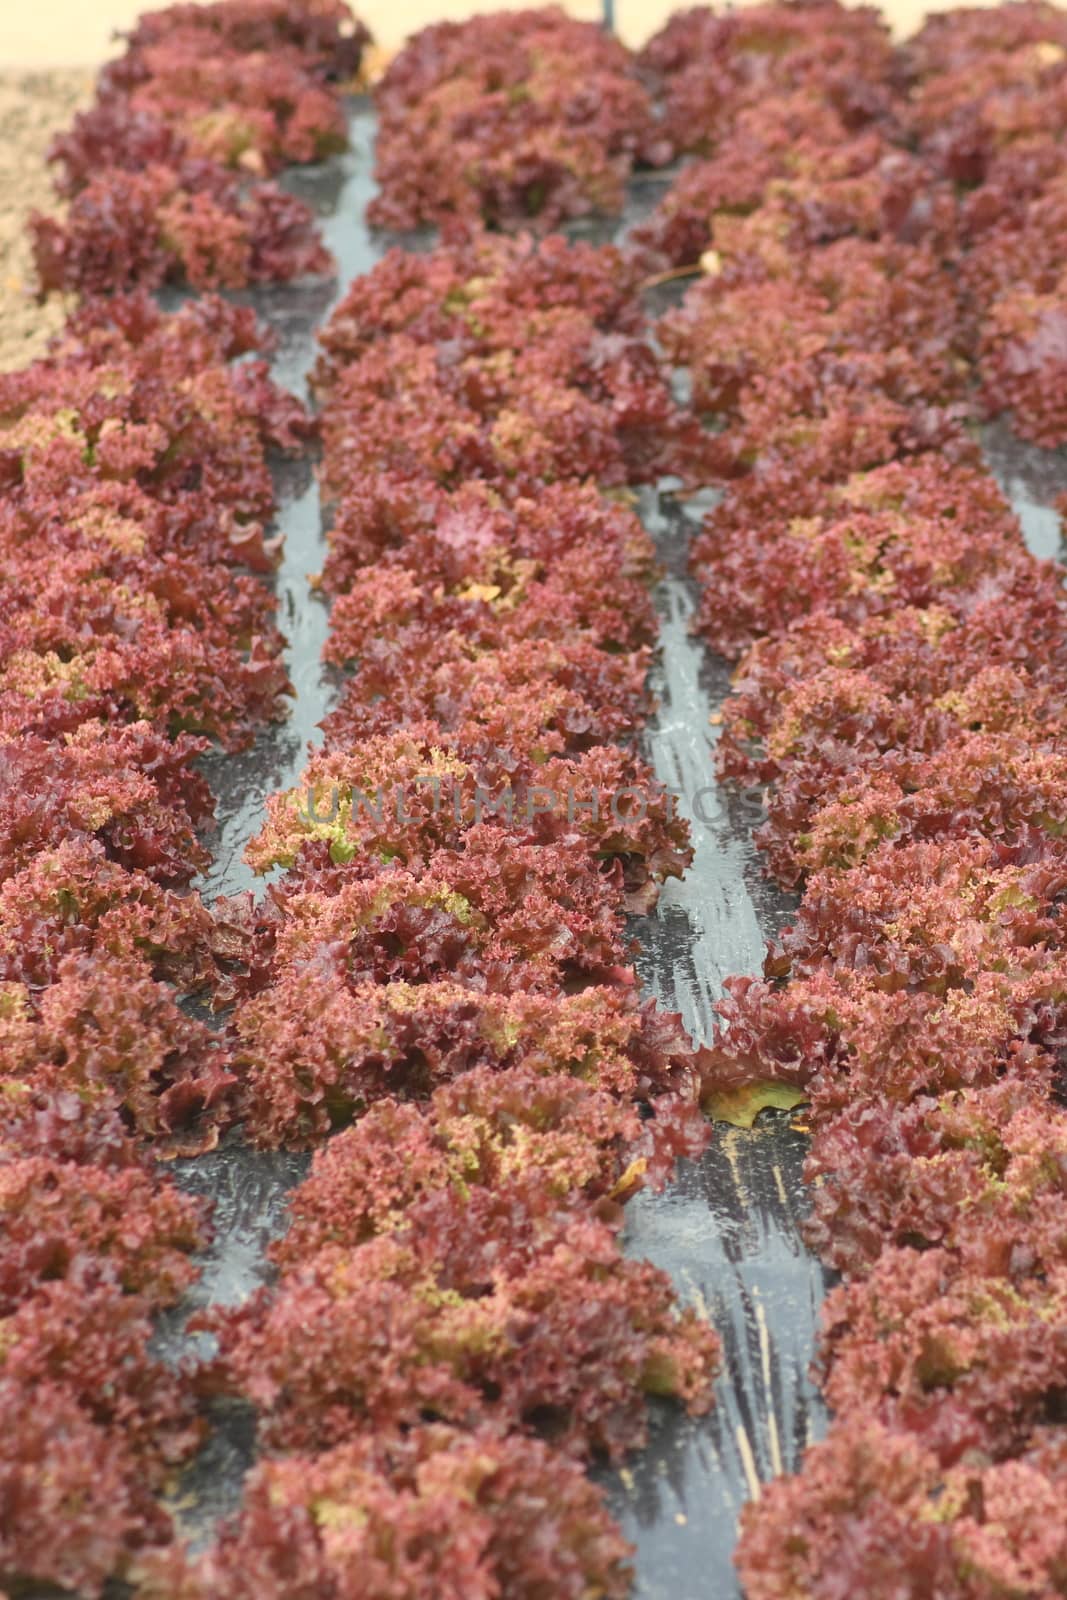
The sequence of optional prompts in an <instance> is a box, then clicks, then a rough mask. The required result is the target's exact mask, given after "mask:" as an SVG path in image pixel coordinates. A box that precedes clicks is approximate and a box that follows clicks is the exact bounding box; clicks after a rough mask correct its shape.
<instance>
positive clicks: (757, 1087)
mask: <svg viewBox="0 0 1067 1600" xmlns="http://www.w3.org/2000/svg"><path fill="white" fill-rule="evenodd" d="M806 1099H807V1096H806V1095H805V1093H804V1091H803V1090H802V1089H796V1088H794V1087H793V1085H792V1084H791V1083H771V1082H759V1083H745V1084H742V1085H741V1086H740V1087H739V1088H737V1089H717V1090H715V1091H713V1092H712V1094H710V1095H709V1096H707V1098H706V1099H705V1101H704V1110H705V1111H706V1112H707V1114H708V1116H709V1117H710V1118H711V1119H712V1121H713V1122H729V1123H731V1124H732V1125H733V1126H734V1127H735V1128H751V1126H752V1124H753V1123H754V1122H755V1120H756V1118H757V1117H758V1116H759V1114H760V1112H761V1111H792V1110H794V1109H795V1107H796V1106H799V1105H803V1104H804V1101H805V1100H806Z"/></svg>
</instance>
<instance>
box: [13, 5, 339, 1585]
mask: <svg viewBox="0 0 1067 1600" xmlns="http://www.w3.org/2000/svg"><path fill="white" fill-rule="evenodd" d="M361 40H362V34H361V32H360V30H359V29H358V28H357V27H356V26H355V25H354V24H353V23H352V20H351V18H350V16H349V14H348V12H347V10H346V9H345V8H344V7H343V6H340V5H331V4H329V3H323V0H292V3H288V0H224V3H222V4H220V5H217V6H214V7H212V8H210V9H207V10H205V9H202V8H200V7H198V6H179V7H176V8H172V9H171V10H170V11H167V12H160V13H156V14H154V15H151V16H146V17H145V18H143V19H142V21H141V23H140V25H139V26H138V28H137V30H136V32H135V33H134V35H133V37H132V38H131V40H130V42H129V44H128V47H127V50H126V53H125V54H124V55H123V56H122V57H120V58H119V59H118V60H117V61H116V62H115V63H114V64H113V65H111V66H109V67H108V68H107V69H106V70H105V72H104V73H102V75H101V78H100V83H99V92H98V96H97V100H96V103H95V105H94V106H93V107H92V108H91V109H90V110H88V111H87V112H85V113H84V114H82V115H81V116H80V117H79V118H78V119H77V121H76V123H75V125H74V126H73V128H72V129H71V130H70V132H69V133H68V134H67V135H65V136H63V137H62V138H61V139H60V141H59V145H58V149H57V152H56V156H57V160H58V162H59V165H60V169H61V172H62V187H63V189H64V190H65V192H66V193H67V194H68V195H70V196H71V200H70V205H69V208H68V210H67V213H66V217H65V219H64V220H62V221H45V220H39V221H38V222H37V224H36V235H37V248H38V255H39V262H40V265H41V268H42V278H43V282H44V286H45V287H46V288H47V287H49V286H51V285H53V284H61V285H62V286H64V287H66V288H69V289H73V290H76V291H77V292H78V294H79V296H80V306H79V309H78V310H77V311H76V312H75V313H74V315H73V316H72V318H71V320H70V321H69V323H68V325H67V326H66V328H65V329H64V331H63V332H62V334H61V335H60V336H59V337H58V338H57V340H56V342H55V344H54V346H53V347H52V349H51V350H50V352H49V353H48V354H47V355H46V356H45V357H44V358H43V359H41V360H39V361H36V362H35V363H34V364H33V365H32V366H30V367H28V368H26V369H25V370H24V371H22V372H18V373H14V374H10V375H6V376H4V377H3V378H0V773H2V782H0V1095H2V1100H3V1110H4V1115H3V1119H2V1126H0V1147H2V1159H0V1235H2V1237H0V1588H2V1589H3V1590H4V1591H5V1592H7V1591H8V1589H9V1588H10V1589H12V1590H13V1591H14V1592H19V1593H21V1592H29V1591H32V1592H43V1591H45V1590H47V1591H48V1592H49V1593H52V1592H56V1591H57V1590H58V1591H60V1592H63V1593H77V1594H79V1595H83V1596H89V1595H96V1594H99V1593H100V1592H101V1589H102V1588H103V1586H104V1584H105V1582H106V1581H107V1580H108V1579H109V1578H112V1577H116V1576H122V1575H124V1574H126V1573H127V1572H128V1570H129V1566H130V1562H131V1560H132V1559H133V1558H134V1557H135V1556H136V1555H137V1553H138V1552H139V1551H142V1550H144V1549H146V1548H152V1547H155V1546H158V1545H160V1544H161V1543H165V1542H166V1541H168V1540H169V1539H170V1538H171V1536H172V1525H171V1518H170V1516H169V1514H168V1513H167V1511H166V1510H165V1509H164V1508H163V1504H162V1500H161V1496H162V1495H163V1493H164V1491H165V1490H166V1489H167V1488H168V1487H169V1486H170V1485H171V1483H172V1481H173V1477H174V1474H175V1472H176V1470H177V1468H178V1467H179V1465H180V1463H181V1462H182V1461H184V1460H187V1459H189V1458H190V1457H191V1456H192V1454H193V1453H194V1452H195V1450H196V1449H197V1447H198V1445H199V1443H200V1441H201V1438H202V1436H203V1432H204V1423H203V1420H202V1415H201V1411H202V1408H201V1405H200V1402H199V1401H198V1399H197V1397H196V1396H195V1394H194V1392H193V1389H192V1387H191V1384H190V1382H189V1378H188V1374H186V1373H184V1372H180V1371H177V1370H174V1369H173V1368H170V1367H168V1366H166V1365H164V1364H163V1363H162V1362H161V1361H160V1360H158V1359H157V1358H156V1356H155V1355H154V1353H153V1351H152V1343H151V1341H152V1338H153V1332H154V1326H155V1319H156V1317H157V1314H158V1313H159V1312H160V1311H161V1310H162V1309H163V1308H165V1307H168V1306H171V1305H173V1304H175V1303H176V1302H177V1301H178V1300H179V1299H180V1297H181V1296H182V1294H183V1292H184V1290H185V1289H186V1288H187V1287H188V1286H189V1284H190V1282H191V1281H192V1279H193V1278H194V1276H195V1273H196V1269H195V1266H194V1261H193V1257H194V1255H195V1253H196V1252H197V1250H198V1249H200V1248H201V1247H202V1246H203V1244H204V1243H205V1241H206V1237H207V1229H208V1219H207V1216H206V1214H205V1211H204V1208H203V1207H202V1206H201V1205H200V1204H199V1203H198V1202H196V1201H194V1200H193V1199H191V1198H189V1197H188V1196H186V1195H183V1194H182V1193H181V1192H180V1191H179V1190H178V1189H177V1188H176V1187H175V1185H174V1184H173V1182H172V1181H171V1180H170V1179H169V1178H168V1177H167V1176H166V1168H165V1167H161V1166H160V1165H159V1157H160V1156H167V1155H174V1154H178V1153H184V1154H188V1153H193V1152H196V1151H200V1150H203V1149H205V1148H207V1147H209V1146H210V1145H211V1144H212V1143H213V1142H214V1141H215V1140H216V1139H217V1137H218V1130H219V1127H220V1125H222V1124H223V1123H224V1122H225V1121H226V1120H228V1119H232V1116H233V1107H234V1094H235V1090H236V1087H237V1081H238V1080H237V1075H236V1073H235V1071H234V1064H233V1051H232V1049H231V1047H230V1046H229V1044H228V1043H227V1041H226V1039H225V1037H224V1035H223V1034H221V1033H220V1032H219V1031H217V1030H216V1029H214V1028H211V1027H209V1026H207V1025H205V1023H204V1021H202V1020H200V1015H202V1006H201V1007H200V1009H199V1011H198V1007H197V1004H196V1002H202V1001H204V1000H207V999H210V998H211V997H212V996H213V995H214V994H215V993H216V991H217V989H218V986H219V983H220V981H222V980H223V979H224V978H225V975H226V972H227V970H228V968H229V965H230V964H231V957H230V954H229V949H228V944H227V935H226V928H225V923H224V922H220V921H218V920H217V919H216V918H214V917H213V916H212V914H211V913H210V912H209V911H208V910H207V908H206V907H205V906H204V905H203V903H202V902H201V900H200V898H199V897H198V896H197V895H196V894H195V893H194V892H191V891H190V889H189V887H188V886H189V884H190V881H191V880H192V879H193V877H194V875H195V874H196V872H197V871H198V870H199V869H200V868H201V867H203V866H204V864H205V862H206V859H207V856H206V851H205V848H204V845H203V843H202V836H203V833H204V830H205V828H206V826H207V825H208V824H209V823H210V821H211V817H212V813H213V797H212V795H211V793H210V791H209V789H208V787H207V785H206V784H205V782H204V779H203V777H202V776H201V775H200V773H199V772H198V770H197V759H198V757H199V756H200V755H201V754H202V753H203V752H204V751H205V750H206V749H207V748H208V746H209V744H219V745H221V746H223V747H225V748H227V749H237V748H240V747H241V746H244V745H246V744H248V743H249V742H250V741H251V739H252V738H253V736H254V733H255V730H256V728H257V727H259V726H260V725H262V724H263V723H264V722H266V721H268V720H270V719H272V718H276V717H279V716H281V715H283V714H284V708H285V702H286V697H287V695H288V694H289V693H290V692H291V691H290V688H289V684H288V679H287V674H286V671H285V666H284V662H283V660H282V645H283V641H282V638H281V636H280V634H279V632H278V629H277V627H276V623H275V600H274V596H273V594H272V593H271V590H270V588H269V585H268V582H267V581H266V580H267V579H268V578H269V575H270V573H271V571H272V568H273V565H274V562H275V560H276V555H277V551H276V547H275V541H273V540H272V539H271V538H270V537H269V536H268V526H269V523H270V520H271V518H272V516H273V514H274V511H275V495H274V488H273V484H272V476H271V470H270V463H269V457H270V456H271V455H272V454H274V453H275V452H277V451H285V452H293V451H299V450H302V449H304V448H306V445H307V442H308V440H309V438H310V437H311V435H312V433H313V431H314V425H313V423H312V421H311V419H310V418H309V416H308V415H307V413H306V412H305V410H304V408H303V407H302V405H301V404H300V403H298V402H297V401H296V400H295V399H293V398H292V397H291V396H288V395H286V394H284V393H282V392H281V391H280V390H278V389H277V388H276V386H275V385H274V384H273V382H272V381H271V379H270V376H269V370H268V366H267V362H266V360H265V359H264V357H266V356H267V355H268V354H269V341H268V340H267V339H266V338H265V337H264V333H263V330H262V329H261V328H259V327H258V326H257V324H256V319H255V317H254V316H253V314H252V313H251V312H250V311H248V310H247V309H241V308H239V307H236V306H234V305H230V304H227V303H225V302H223V301H222V300H220V299H218V298H217V297H214V296H209V297H205V298H203V299H193V300H190V301H188V302H187V303H186V304H185V306H184V307H183V308H182V309H181V310H180V311H178V312H176V313H174V314H170V315H165V314H163V313H162V312H161V311H160V309H159V308H158V306H157V305H156V304H155V302H154V301H153V300H152V299H151V298H150V297H149V294H148V292H147V291H148V290H149V289H152V288H155V287H157V286H158V285H160V284H161V283H162V282H163V281H164V280H165V279H167V278H182V279H184V280H185V281H186V282H188V283H189V284H192V285H196V284H197V283H199V282H201V281H203V280H204V279H206V278H212V279H214V280H216V281H219V282H224V283H236V282H240V281H245V280H247V279H254V278H260V277H274V276H289V275H291V274H292V273H294V272H300V271H304V270H306V269H308V268H311V267H314V268H316V269H324V268H325V267H326V266H327V264H328V258H327V256H326V255H325V252H324V251H323V250H322V248H321V246H320V245H319V243H318V241H317V239H316V236H315V233H314V228H313V223H312V218H311V215H310V213H309V212H307V211H306V209H305V208H304V207H303V206H302V205H300V204H298V203H297V202H295V201H292V200H290V199H289V198H288V197H287V196H285V195H284V194H283V193H282V192H281V191H280V190H279V189H276V188H275V187H274V186H273V185H271V184H268V183H265V182H262V181H261V180H260V177H259V174H260V173H261V172H266V171H268V170H272V169H274V168H275V167H277V166H279V165H280V164H281V163H283V162H286V161H292V160H310V159H315V158H316V157H317V156H318V154H319V153H320V151H321V150H322V149H323V148H326V147H332V146H333V145H334V144H335V143H336V142H338V141H339V140H341V139H343V135H344V121H343V117H342V112H341V100H340V96H339V93H338V89H337V87H336V86H335V84H334V80H335V79H336V80H341V79H344V78H346V77H348V76H349V75H350V74H351V72H352V70H354V68H355V66H356V65H357V64H358V58H359V52H360V49H361ZM104 290H108V291H111V290H115V291H121V292H119V293H115V294H113V295H110V296H109V297H104V296H103V294H102V293H101V291H104Z"/></svg>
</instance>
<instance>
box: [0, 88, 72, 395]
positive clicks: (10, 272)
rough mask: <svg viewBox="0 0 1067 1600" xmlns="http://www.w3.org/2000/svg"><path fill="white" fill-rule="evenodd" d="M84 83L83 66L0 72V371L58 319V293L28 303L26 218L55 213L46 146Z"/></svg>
mask: <svg viewBox="0 0 1067 1600" xmlns="http://www.w3.org/2000/svg"><path fill="white" fill-rule="evenodd" d="M92 79H93V75H92V73H90V72H89V71H87V70H86V69H84V68H57V69H54V70H49V71H47V72H26V71H22V72H13V71H8V70H4V71H0V372H10V371H12V370H13V369H14V368H17V367H23V366H25V365H26V363H27V362H28V361H32V360H33V358H34V357H35V356H38V355H40V353H41V351H42V350H43V349H44V347H45V345H46V344H47V343H48V340H49V339H50V338H51V336H52V334H54V333H55V332H56V330H57V329H58V328H59V326H60V325H61V323H62V321H63V317H64V314H65V311H66V306H65V303H64V298H63V297H62V296H59V295H52V296H51V297H50V298H49V299H48V300H46V301H45V302H44V304H43V305H42V304H41V303H40V302H39V301H38V300H37V299H36V292H35V291H36V280H35V276H34V270H33V256H32V253H31V250H30V245H29V240H28V239H27V237H26V217H27V215H28V214H29V212H31V211H32V210H34V209H35V208H39V209H41V210H43V211H53V210H55V209H56V199H55V195H54V193H53V190H52V179H51V175H50V172H49V169H48V167H47V165H46V162H45V157H46V154H47V151H48V146H49V144H50V143H51V141H52V136H53V134H55V133H58V132H59V130H60V129H61V128H65V127H67V126H68V125H69V123H70V120H71V118H72V117H73V115H74V113H75V112H76V111H77V110H78V108H79V107H80V106H82V105H85V104H87V102H88V100H89V97H90V92H91V88H92Z"/></svg>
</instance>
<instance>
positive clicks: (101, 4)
mask: <svg viewBox="0 0 1067 1600" xmlns="http://www.w3.org/2000/svg"><path fill="white" fill-rule="evenodd" d="M162 3H163V0H2V3H0V64H2V65H3V66H5V67H43V66H59V65H62V66H81V65H95V64H96V63H97V62H99V61H101V60H103V59H104V57H105V56H106V55H108V54H110V53H111V52H112V51H113V49H114V45H113V44H112V42H111V36H112V34H113V33H114V31H115V29H117V28H124V27H128V26H129V25H130V23H131V22H132V21H133V19H134V18H135V17H136V16H137V15H138V13H139V12H141V11H147V10H154V9H157V7H158V5H160V4H162ZM523 3H526V4H529V3H531V0H514V4H513V6H512V9H516V10H517V9H520V7H521V5H522V4H523ZM979 3H982V0H979ZM503 4H504V5H506V4H507V0H503ZM354 9H356V10H358V11H359V14H360V15H361V17H362V18H363V20H364V21H365V22H366V23H367V25H368V27H369V28H370V29H371V32H372V33H373V34H374V37H375V39H376V40H377V42H378V43H379V45H381V46H382V47H383V48H384V49H386V50H394V49H396V47H397V46H398V45H399V44H401V43H402V42H403V40H404V38H405V37H406V36H407V35H408V34H409V33H412V32H414V30H415V29H416V28H421V27H423V26H425V24H426V23H428V22H440V21H443V20H445V19H450V20H451V19H454V20H461V19H462V18H464V17H469V16H473V15H474V14H475V13H476V12H478V11H497V10H501V9H503V6H502V4H501V0H483V3H478V0H474V3H473V4H472V3H470V0H363V3H362V4H360V3H359V0H354ZM677 9H679V5H678V4H677V3H676V0H615V21H616V31H617V32H618V33H619V34H620V35H621V37H622V38H623V39H625V40H626V42H627V44H632V45H639V44H643V43H644V41H645V40H646V39H647V38H648V36H649V34H651V33H654V32H655V31H656V29H657V28H658V27H660V26H661V24H662V23H663V22H664V21H665V20H666V19H667V17H668V16H669V15H670V13H671V12H672V11H674V10H677ZM882 9H883V11H884V12H885V14H886V16H887V17H888V19H889V21H890V23H891V25H892V26H893V28H894V30H895V31H896V32H897V33H898V34H899V35H904V34H906V33H909V32H910V31H911V30H912V29H914V28H916V27H917V26H918V25H919V23H920V22H921V21H922V18H923V16H924V15H925V14H926V13H927V12H929V11H945V10H949V9H951V0H885V4H884V5H883V7H882ZM566 10H568V11H569V12H570V13H571V14H572V15H573V16H576V17H581V18H583V19H586V20H593V19H594V18H596V17H598V16H599V15H600V3H599V0H573V3H571V4H568V5H567V6H566Z"/></svg>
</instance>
